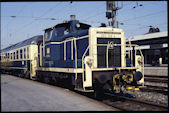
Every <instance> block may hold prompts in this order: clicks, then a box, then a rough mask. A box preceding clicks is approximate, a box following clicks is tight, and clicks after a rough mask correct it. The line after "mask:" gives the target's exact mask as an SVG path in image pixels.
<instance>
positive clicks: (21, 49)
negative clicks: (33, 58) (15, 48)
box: [20, 49, 22, 59]
mask: <svg viewBox="0 0 169 113" xmlns="http://www.w3.org/2000/svg"><path fill="white" fill-rule="evenodd" d="M20 59H22V49H20Z"/></svg>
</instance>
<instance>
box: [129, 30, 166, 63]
mask: <svg viewBox="0 0 169 113" xmlns="http://www.w3.org/2000/svg"><path fill="white" fill-rule="evenodd" d="M128 40H130V41H131V44H137V45H139V46H140V47H139V48H140V49H141V50H142V53H143V55H144V64H145V66H168V31H166V32H155V33H148V34H144V35H139V36H134V37H130V38H128V39H127V42H128Z"/></svg>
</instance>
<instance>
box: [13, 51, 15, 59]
mask: <svg viewBox="0 0 169 113" xmlns="http://www.w3.org/2000/svg"><path fill="white" fill-rule="evenodd" d="M13 59H14V60H15V52H14V53H13Z"/></svg>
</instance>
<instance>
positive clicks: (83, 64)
mask: <svg viewBox="0 0 169 113" xmlns="http://www.w3.org/2000/svg"><path fill="white" fill-rule="evenodd" d="M88 50H89V46H88V47H87V48H86V50H85V52H84V54H83V56H82V70H83V73H82V78H83V81H84V58H85V56H86V53H87V51H88Z"/></svg>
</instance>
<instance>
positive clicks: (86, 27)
mask: <svg viewBox="0 0 169 113" xmlns="http://www.w3.org/2000/svg"><path fill="white" fill-rule="evenodd" d="M69 22H70V21H69ZM69 22H66V23H61V24H56V25H55V26H54V27H50V28H47V29H45V31H48V30H52V29H53V28H57V27H67V28H68V27H69V26H70V23H69ZM79 24H80V27H81V28H84V29H88V28H89V27H91V25H89V24H85V23H80V22H79Z"/></svg>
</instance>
